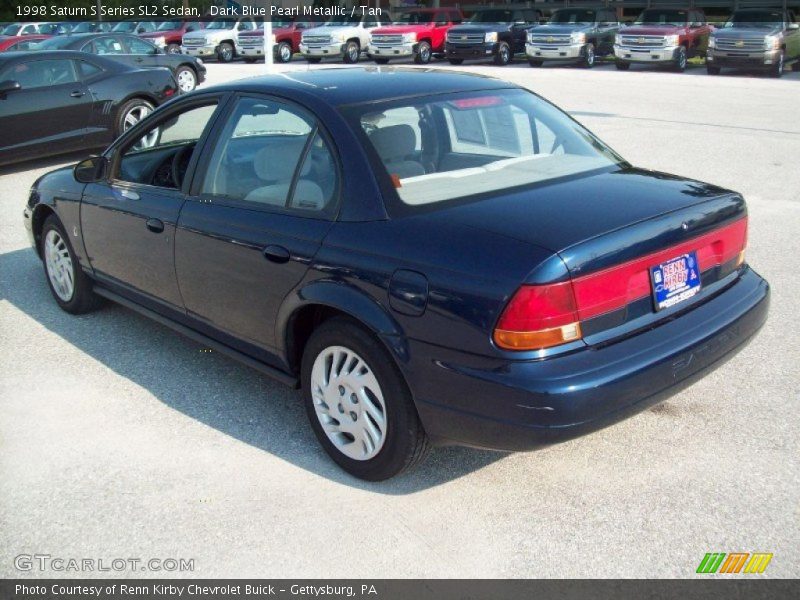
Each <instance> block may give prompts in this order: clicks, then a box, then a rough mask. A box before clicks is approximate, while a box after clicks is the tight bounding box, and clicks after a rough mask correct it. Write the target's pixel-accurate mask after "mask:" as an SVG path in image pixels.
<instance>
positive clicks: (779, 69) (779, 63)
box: [769, 50, 786, 79]
mask: <svg viewBox="0 0 800 600" xmlns="http://www.w3.org/2000/svg"><path fill="white" fill-rule="evenodd" d="M785 60H786V56H785V55H784V52H783V50H781V51H780V52H779V53H778V58H777V59H776V60H775V64H774V65H773V66H772V69H771V70H770V73H769V76H770V77H774V78H776V79H780V78H781V77H783V69H784V62H785Z"/></svg>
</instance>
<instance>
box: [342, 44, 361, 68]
mask: <svg viewBox="0 0 800 600" xmlns="http://www.w3.org/2000/svg"><path fill="white" fill-rule="evenodd" d="M360 54H361V48H360V47H359V45H358V42H356V41H354V40H350V41H349V42H347V45H346V46H345V48H344V62H346V63H347V64H349V65H352V64H355V63H357V62H358V57H359V55H360Z"/></svg>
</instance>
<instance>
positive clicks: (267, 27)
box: [264, 16, 275, 73]
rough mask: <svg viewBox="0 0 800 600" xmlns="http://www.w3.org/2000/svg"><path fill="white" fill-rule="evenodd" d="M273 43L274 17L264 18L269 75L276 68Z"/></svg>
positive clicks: (265, 61) (266, 62) (265, 59)
mask: <svg viewBox="0 0 800 600" xmlns="http://www.w3.org/2000/svg"><path fill="white" fill-rule="evenodd" d="M273 46H274V44H273V43H272V16H266V17H264V64H265V65H266V67H267V73H272V71H273V68H274V66H275V57H274V55H273Z"/></svg>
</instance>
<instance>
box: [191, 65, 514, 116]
mask: <svg viewBox="0 0 800 600" xmlns="http://www.w3.org/2000/svg"><path fill="white" fill-rule="evenodd" d="M517 87H518V86H516V85H514V84H513V83H508V82H506V81H501V80H499V79H495V78H493V77H487V76H485V75H478V74H471V73H458V72H456V71H448V70H444V69H441V70H440V69H414V68H408V67H406V68H403V67H338V68H330V69H315V70H313V71H301V72H289V73H281V74H278V75H265V76H262V77H254V78H251V79H240V80H238V81H234V82H230V83H225V84H221V85H217V86H214V87H213V89H215V90H223V91H236V92H252V93H257V92H261V93H278V92H281V91H286V90H296V91H298V92H305V93H306V94H311V95H313V96H316V97H318V98H320V99H321V100H323V101H325V102H327V103H328V104H331V105H336V106H341V105H345V104H361V103H366V102H379V101H384V100H394V99H399V98H408V97H414V96H428V95H434V94H447V93H457V92H471V91H479V90H492V89H503V88H512V89H513V88H517ZM206 89H212V88H206Z"/></svg>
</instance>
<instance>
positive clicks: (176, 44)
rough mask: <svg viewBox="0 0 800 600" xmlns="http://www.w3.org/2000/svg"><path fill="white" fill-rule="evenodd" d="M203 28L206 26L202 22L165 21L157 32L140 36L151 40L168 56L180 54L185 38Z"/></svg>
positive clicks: (159, 25) (160, 24)
mask: <svg viewBox="0 0 800 600" xmlns="http://www.w3.org/2000/svg"><path fill="white" fill-rule="evenodd" d="M203 27H204V24H203V23H202V22H200V21H164V22H162V23H159V24H158V28H157V29H156V30H155V31H150V32H148V33H141V34H139V36H140V37H143V38H144V39H146V40H150V41H151V42H153V43H154V44H155V45H156V46H158V47H159V48H161V49H162V50H163V51H164V52H166V53H167V54H180V52H181V45H182V44H183V36H184V35H186V34H187V33H189V32H192V31H198V30H199V29H202V28H203Z"/></svg>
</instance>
